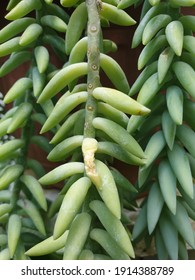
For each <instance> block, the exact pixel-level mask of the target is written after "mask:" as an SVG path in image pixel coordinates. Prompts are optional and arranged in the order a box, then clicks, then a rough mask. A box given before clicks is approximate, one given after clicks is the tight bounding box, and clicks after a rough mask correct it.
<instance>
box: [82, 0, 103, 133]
mask: <svg viewBox="0 0 195 280" xmlns="http://www.w3.org/2000/svg"><path fill="white" fill-rule="evenodd" d="M86 5H87V11H88V30H87V35H88V50H87V57H88V68H89V69H88V79H87V84H88V87H87V89H88V99H87V103H86V108H85V109H86V116H85V127H84V137H89V138H94V137H95V129H94V128H93V126H92V121H93V119H94V117H95V115H96V111H97V104H96V100H95V98H94V97H93V96H92V92H93V90H94V89H95V88H96V87H97V86H99V85H100V78H99V58H100V50H99V46H100V17H99V11H98V9H99V7H98V3H97V0H86Z"/></svg>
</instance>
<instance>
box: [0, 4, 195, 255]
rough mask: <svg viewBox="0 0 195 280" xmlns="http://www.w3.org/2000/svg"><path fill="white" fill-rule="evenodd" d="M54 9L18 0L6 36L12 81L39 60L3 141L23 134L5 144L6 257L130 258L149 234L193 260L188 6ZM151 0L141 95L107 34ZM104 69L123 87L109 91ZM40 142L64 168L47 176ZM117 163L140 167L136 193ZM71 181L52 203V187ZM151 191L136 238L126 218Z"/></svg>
mask: <svg viewBox="0 0 195 280" xmlns="http://www.w3.org/2000/svg"><path fill="white" fill-rule="evenodd" d="M52 2H53V1H49V0H36V1H35V0H20V1H18V0H10V1H9V3H8V6H7V11H8V13H7V15H6V16H5V18H6V19H7V20H8V21H10V22H8V24H7V25H6V26H5V27H4V28H3V29H2V30H0V56H1V57H6V58H7V59H6V61H5V62H4V63H3V64H2V65H1V67H0V77H2V78H4V79H5V78H6V76H7V74H9V73H11V72H12V71H13V70H15V69H16V70H17V69H18V68H19V67H20V66H22V65H23V63H26V62H28V65H29V68H28V71H27V72H26V73H25V75H24V76H22V77H20V78H19V79H18V80H17V81H15V83H14V84H13V85H12V86H11V88H10V89H9V90H8V92H7V93H5V96H4V103H5V104H9V106H10V107H11V108H10V109H9V110H7V112H6V113H5V114H4V115H2V117H1V120H0V136H1V137H2V139H5V136H7V135H15V133H16V132H17V134H18V132H19V135H20V137H19V138H13V137H11V138H7V140H6V141H1V145H0V249H1V250H0V259H30V258H38V257H39V256H43V257H44V258H50V259H62V258H63V259H130V258H134V257H135V254H134V249H133V246H132V241H133V244H136V242H137V241H139V240H140V239H141V238H142V237H143V236H144V237H145V238H146V239H147V240H152V239H153V238H154V239H155V244H156V249H157V254H158V257H159V258H172V259H177V258H187V250H186V243H188V244H189V245H190V246H191V247H194V246H195V245H194V232H193V230H192V227H191V224H190V219H194V210H195V209H194V199H195V198H194V186H193V176H194V173H195V171H194V170H195V163H194V155H195V152H194V146H193V142H194V141H193V139H194V137H195V136H194V131H193V129H194V118H193V115H194V105H193V98H194V90H193V88H194V83H195V82H194V80H195V79H194V76H195V74H194V65H195V63H194V57H193V55H194V47H193V46H194V37H193V35H192V32H193V31H195V27H194V26H195V20H194V17H193V16H182V14H181V11H180V6H185V5H183V2H182V1H181V0H170V1H151V0H150V1H149V0H146V1H140V0H133V1H132V0H128V1H127V0H121V1H118V0H109V1H103V2H99V1H95V0H94V1H88V0H87V1H77V0H61V1H60V3H58V4H54V3H52ZM108 2H109V3H108ZM160 2H162V3H160ZM181 2H182V3H181ZM187 2H189V3H188V4H186V6H193V4H194V3H192V2H193V0H189V1H187ZM191 3H192V4H191ZM27 4H28V5H27ZM140 4H141V5H142V14H141V20H140V23H139V24H138V26H137V29H136V31H135V34H134V37H133V42H132V47H133V48H134V47H137V46H138V45H139V44H140V43H141V42H142V43H143V44H144V45H145V47H144V48H143V50H142V52H141V54H140V56H139V60H138V69H139V70H141V69H142V68H144V69H143V72H142V73H141V74H140V76H139V77H138V79H137V80H136V81H135V83H134V84H133V85H132V87H131V88H130V86H129V83H128V80H127V78H126V76H125V73H124V72H123V70H122V69H121V67H120V65H119V64H118V63H117V62H116V61H115V60H114V59H113V58H112V57H111V56H110V54H109V53H111V52H114V51H116V50H117V46H116V44H115V43H114V42H113V41H111V40H108V39H104V38H103V37H102V28H103V27H104V26H106V27H109V26H110V23H111V24H117V25H121V26H131V25H133V24H135V23H136V22H135V21H134V20H133V19H132V18H131V17H130V16H129V14H128V13H127V12H126V11H125V10H124V9H126V8H127V7H129V6H132V5H135V7H136V6H138V5H140ZM70 7H71V8H72V12H71V15H69V14H68V12H69V8H70ZM53 55H56V56H57V57H58V58H59V60H60V61H61V63H62V65H63V66H62V67H60V68H59V67H57V66H56V65H54V64H53V62H52V56H53ZM183 69H184V70H185V71H183ZM102 70H103V72H105V74H106V76H107V77H108V78H109V79H110V81H111V83H112V84H113V88H108V87H104V86H103V85H102V84H101V71H102ZM186 81H187V82H186ZM135 94H137V98H136V100H135V98H132V96H133V95H135ZM37 124H38V125H41V131H40V132H37V129H36V127H37ZM46 133H49V135H50V137H49V136H48V134H46ZM31 144H35V145H37V146H38V147H39V148H40V149H43V150H44V152H46V154H47V159H48V160H49V161H51V162H56V163H57V167H56V168H54V169H53V170H50V172H48V173H46V171H45V170H44V168H43V166H42V163H41V162H39V161H37V160H36V159H33V158H29V156H28V151H29V149H30V148H31ZM144 150H145V151H144ZM114 159H117V160H119V161H121V162H124V163H126V164H128V165H129V166H131V165H136V166H139V173H138V182H137V183H136V185H135V186H133V185H132V184H131V182H129V180H128V179H127V178H125V177H124V176H123V175H122V173H121V172H120V170H117V169H115V168H114ZM32 174H33V175H32ZM59 182H60V184H62V189H61V190H60V191H59V193H58V195H57V197H56V198H55V199H54V200H53V201H50V200H49V199H47V197H46V193H45V192H44V189H43V187H42V186H43V185H50V186H54V187H55V186H56V184H58V183H59ZM142 192H144V193H147V197H146V198H145V200H144V201H143V204H142V205H141V206H140V207H141V211H140V213H139V215H138V218H137V220H136V222H135V225H134V227H133V234H132V236H131V234H130V232H129V230H131V228H130V224H131V221H130V220H129V218H128V216H127V215H126V213H127V212H128V211H129V210H130V211H132V210H133V211H136V210H137V208H138V205H137V198H138V197H139V195H140V194H142ZM154 209H155V211H154ZM181 221H182V222H181Z"/></svg>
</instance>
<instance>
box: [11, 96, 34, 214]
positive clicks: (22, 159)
mask: <svg viewBox="0 0 195 280" xmlns="http://www.w3.org/2000/svg"><path fill="white" fill-rule="evenodd" d="M27 96H28V95H27ZM26 101H27V102H32V98H31V97H30V96H28V97H27V98H26ZM32 131H33V125H32V120H31V118H29V119H28V121H27V123H26V125H25V126H24V127H23V128H22V131H21V139H23V140H24V141H25V145H24V147H23V148H22V149H21V154H20V156H19V157H18V159H17V161H16V164H21V165H22V166H23V167H24V170H25V169H26V165H27V156H28V149H29V145H30V139H31V136H32ZM20 191H21V182H20V179H17V180H16V181H15V183H14V186H13V192H12V198H11V204H12V206H13V210H14V208H15V207H16V204H17V200H18V198H19V194H20ZM13 210H12V211H13Z"/></svg>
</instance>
